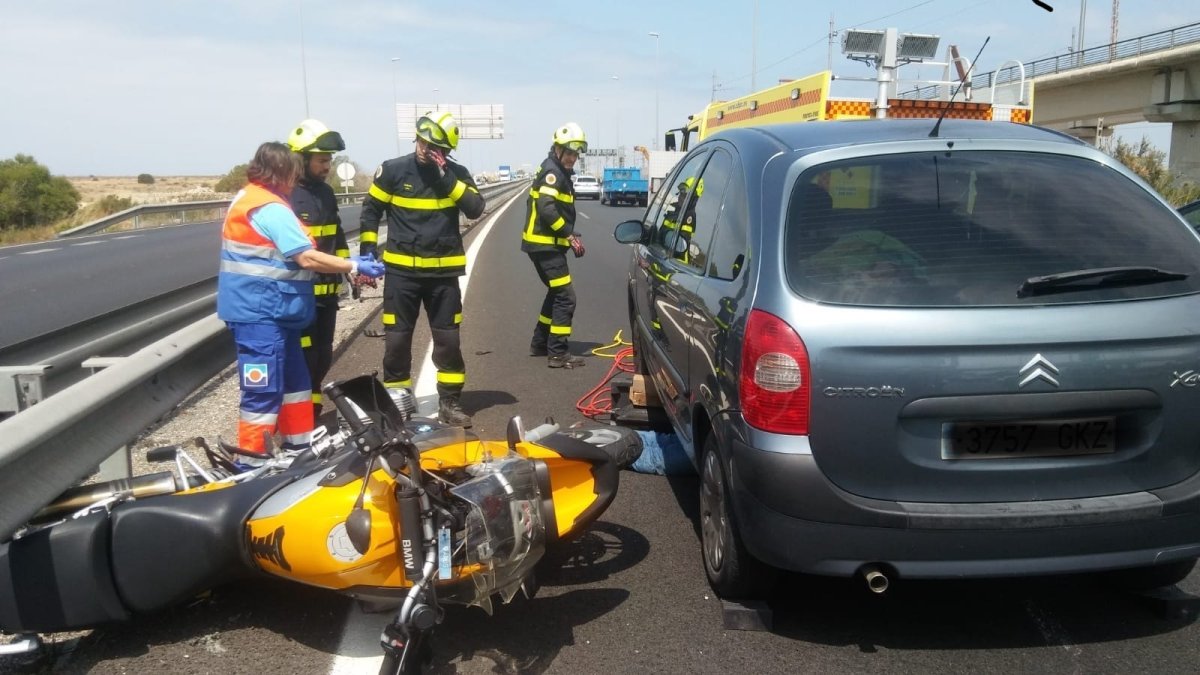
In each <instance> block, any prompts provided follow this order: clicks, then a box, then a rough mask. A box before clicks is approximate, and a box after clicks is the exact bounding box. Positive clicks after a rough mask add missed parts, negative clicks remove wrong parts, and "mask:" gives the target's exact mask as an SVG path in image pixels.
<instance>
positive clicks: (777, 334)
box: [738, 309, 812, 435]
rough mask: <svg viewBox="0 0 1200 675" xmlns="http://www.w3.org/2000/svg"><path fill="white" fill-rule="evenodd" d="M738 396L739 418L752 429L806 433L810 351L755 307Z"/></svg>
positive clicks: (780, 322) (779, 321)
mask: <svg viewBox="0 0 1200 675" xmlns="http://www.w3.org/2000/svg"><path fill="white" fill-rule="evenodd" d="M738 394H739V395H740V397H741V399H742V416H743V417H745V418H746V422H748V423H749V424H750V425H751V426H753V427H755V428H758V429H762V430H763V431H770V432H773V433H779V434H801V435H803V434H807V433H808V417H809V408H810V401H811V396H812V378H811V377H810V376H809V368H808V350H807V349H805V348H804V342H802V341H801V340H800V336H799V335H797V334H796V331H795V330H793V329H792V327H791V326H789V325H788V324H787V322H785V321H784V320H783V319H780V318H779V317H777V316H775V315H773V314H768V313H766V312H764V311H762V310H758V309H755V310H752V311H751V312H750V317H749V318H748V319H747V320H746V337H745V339H744V340H743V341H742V366H741V378H740V379H739V381H738Z"/></svg>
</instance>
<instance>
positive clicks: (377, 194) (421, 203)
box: [368, 184, 454, 211]
mask: <svg viewBox="0 0 1200 675" xmlns="http://www.w3.org/2000/svg"><path fill="white" fill-rule="evenodd" d="M368 192H369V193H370V195H371V196H372V197H374V198H375V199H378V200H379V201H381V202H387V203H389V204H394V205H396V206H399V207H400V208H402V209H414V210H417V211H439V210H441V209H448V208H450V207H452V206H454V200H453V199H451V198H449V197H442V198H436V197H400V196H398V195H392V194H388V193H386V192H384V191H383V190H381V189H379V187H377V186H376V185H374V184H372V185H371V189H370V190H369V191H368Z"/></svg>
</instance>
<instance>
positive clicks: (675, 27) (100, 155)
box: [0, 0, 1200, 175]
mask: <svg viewBox="0 0 1200 675" xmlns="http://www.w3.org/2000/svg"><path fill="white" fill-rule="evenodd" d="M1047 2H1048V3H1049V4H1050V5H1052V6H1053V7H1054V8H1055V11H1054V12H1052V13H1047V12H1045V11H1044V10H1042V9H1039V8H1038V7H1036V6H1035V5H1034V4H1033V3H1032V2H1027V1H1025V0H984V1H982V2H979V1H975V0H924V1H922V0H889V1H885V0H858V1H857V2H854V3H847V2H844V1H827V0H758V2H757V3H756V2H754V0H729V1H727V2H721V3H713V2H690V3H684V2H656V1H654V0H643V1H641V2H630V1H628V0H607V1H605V2H601V1H600V0H592V1H590V2H573V3H553V4H546V3H522V2H476V1H473V0H461V1H460V2H457V3H452V4H451V3H433V2H420V3H416V2H400V1H398V0H391V1H384V0H340V1H337V2H329V1H326V2H317V1H316V0H241V1H233V0H202V1H200V0H173V1H168V2H162V1H161V0H158V1H155V2H151V1H148V0H122V1H121V2H106V3H98V2H94V0H56V1H55V2H30V1H28V0H23V1H20V2H18V1H17V0H0V84H2V86H3V91H4V96H3V104H0V129H3V132H2V133H0V159H3V158H8V157H11V156H13V155H14V154H16V153H25V154H31V155H33V156H34V157H36V158H37V160H38V161H39V162H41V163H42V164H45V165H47V166H48V167H49V168H50V170H51V171H52V172H53V173H55V174H61V175H88V174H95V175H132V174H138V173H143V172H146V173H151V174H155V175H217V174H222V173H225V172H226V171H228V170H229V168H231V167H232V166H233V165H235V164H239V163H243V162H246V161H247V160H248V159H249V158H250V156H251V155H252V153H253V151H254V148H255V147H257V145H258V144H259V143H260V142H262V141H265V140H284V138H285V137H286V134H287V131H288V130H289V129H290V128H291V126H292V125H294V124H296V123H297V122H299V121H300V120H301V119H303V118H304V117H305V116H306V113H305V107H306V99H305V88H306V85H307V107H308V111H309V115H310V116H312V117H316V118H318V119H321V120H322V121H324V122H326V123H327V124H328V125H329V126H330V127H332V128H335V129H337V130H339V131H341V132H342V135H343V136H344V137H345V139H346V141H347V143H348V145H349V147H348V150H347V154H348V155H349V156H350V157H351V159H353V160H354V161H355V162H356V163H358V164H359V165H360V166H362V167H363V168H365V169H368V170H371V169H373V168H374V167H375V166H376V165H377V164H378V163H379V162H381V161H382V160H384V159H387V158H388V157H391V156H394V155H395V154H396V136H395V128H394V127H395V123H394V117H393V115H392V104H393V101H394V100H399V101H400V102H409V103H418V102H419V103H426V102H443V103H502V104H504V106H505V113H506V117H507V119H506V138H505V139H504V140H500V141H483V140H476V141H465V142H464V143H463V145H462V147H461V148H460V151H459V152H458V153H457V155H456V156H457V157H458V159H459V160H460V161H462V162H464V163H465V164H466V165H467V166H468V167H469V168H471V169H472V170H473V171H475V172H480V171H489V170H490V171H494V170H495V168H496V166H497V165H498V164H512V165H515V166H519V165H521V164H536V163H537V162H539V161H540V160H541V158H542V157H543V156H544V154H545V151H546V148H547V146H548V144H549V138H550V135H551V133H552V130H553V129H554V127H555V126H557V125H559V124H561V123H562V122H565V121H569V120H573V121H576V122H578V123H579V124H581V125H582V126H583V127H584V129H585V130H586V131H587V133H588V135H589V138H590V140H591V142H592V145H593V146H594V147H612V146H614V145H616V143H617V137H618V133H619V137H620V142H621V144H622V145H624V146H626V147H627V148H630V147H632V146H633V145H636V144H645V145H650V144H651V143H652V141H653V138H654V136H655V134H654V130H655V126H656V125H655V93H656V91H657V92H658V99H659V105H658V108H659V122H658V125H657V126H658V128H659V130H660V131H661V130H665V129H667V128H669V127H672V126H678V125H679V124H680V123H682V121H683V120H684V119H685V118H686V116H687V115H688V114H690V113H693V112H696V111H697V110H699V109H700V108H701V107H702V106H703V105H705V104H706V103H707V102H708V101H709V100H710V98H711V97H712V96H713V94H714V84H715V85H716V86H717V87H719V89H720V90H719V91H717V92H716V94H717V96H718V97H719V98H732V97H736V96H740V95H743V94H745V93H748V92H749V91H750V90H751V81H752V79H751V75H750V73H751V64H752V62H756V63H757V66H758V72H757V74H756V75H755V77H754V78H753V79H754V82H755V83H756V84H757V86H758V87H759V88H762V87H765V86H768V85H770V84H773V83H774V82H775V81H776V80H778V79H779V78H782V77H800V76H803V75H807V74H810V73H813V72H816V71H819V70H822V69H824V68H825V67H826V64H827V54H828V52H827V46H826V42H827V41H826V38H825V36H826V34H827V32H828V28H829V21H830V15H831V14H832V15H833V19H834V22H835V27H836V29H844V28H848V27H859V28H886V27H896V28H899V29H900V30H901V31H902V32H915V33H935V34H938V35H941V36H942V43H941V44H942V47H941V49H940V51H942V52H944V50H945V47H946V45H948V44H951V43H954V44H957V45H959V46H960V51H961V52H963V53H965V54H967V55H974V54H975V52H976V51H977V49H978V45H980V44H981V43H982V42H983V39H984V38H985V37H986V36H989V35H990V36H991V38H992V39H991V43H990V44H989V45H988V47H987V49H986V50H985V51H984V53H983V55H982V57H981V58H980V59H979V64H978V67H979V68H981V69H982V70H990V69H991V68H992V67H994V66H995V65H997V64H999V63H1001V62H1003V61H1006V60H1009V59H1021V60H1024V61H1029V60H1033V59H1036V58H1039V57H1044V56H1051V55H1054V54H1061V53H1064V52H1066V51H1067V48H1068V45H1070V44H1071V40H1072V35H1073V34H1074V31H1075V30H1076V29H1077V28H1078V26H1079V19H1080V0H1071V1H1070V2H1057V1H1055V0H1047ZM756 5H757V8H758V9H757V16H758V20H757V22H755V21H754V20H753V16H754V14H755V11H754V7H755V6H756ZM1111 5H1112V3H1111V2H1104V1H1099V0H1091V2H1090V3H1088V5H1087V15H1086V19H1087V20H1086V25H1085V27H1084V35H1085V42H1086V45H1087V46H1092V45H1099V44H1106V43H1107V42H1108V37H1109V32H1110V31H1109V29H1110V10H1111ZM1120 10H1121V13H1120V21H1119V26H1120V34H1119V35H1120V38H1122V39H1125V38H1130V37H1136V36H1138V35H1143V34H1146V33H1151V32H1155V31H1158V30H1162V29H1165V28H1170V27H1173V26H1178V25H1182V24H1186V23H1192V22H1195V21H1197V20H1200V9H1198V7H1197V4H1196V2H1195V0H1187V1H1183V0H1123V2H1121V3H1120ZM756 23H757V41H755V40H754V38H753V35H754V32H755V30H754V27H755V24H756ZM302 29H303V60H302V58H301V56H302V49H301V31H302ZM649 31H657V32H658V33H659V34H660V36H661V37H660V38H658V40H657V41H656V40H655V38H653V37H651V36H649V35H648V34H647V33H648V32H649ZM656 42H657V47H658V49H659V51H658V57H657V63H658V68H657V77H656V68H655V63H656V56H655V48H656ZM755 44H757V47H756V48H752V46H753V45H755ZM393 58H398V59H399V60H398V61H396V62H393V61H392V59H393ZM302 62H303V64H304V65H303V67H302ZM833 69H834V72H835V74H840V75H855V76H868V75H871V73H872V71H871V70H870V69H869V68H868V67H867V66H865V65H862V64H859V63H856V62H852V61H848V60H846V59H845V58H844V57H842V56H841V55H840V53H839V50H838V48H837V46H836V45H835V48H834V54H833ZM901 72H902V77H903V76H904V73H905V72H906V71H905V70H902V71H901ZM614 75H616V76H617V77H616V79H614V78H613V76H614ZM927 75H929V76H932V75H933V73H927ZM393 78H394V79H393ZM393 82H394V83H395V92H393ZM843 85H845V86H843ZM853 87H854V85H852V84H850V83H837V84H835V88H834V94H835V95H838V94H843V95H858V96H869V95H870V93H869V92H866V93H864V92H862V91H861V89H860V90H857V91H856V90H854V88H853ZM597 99H598V100H597ZM1121 131H1122V133H1123V135H1126V136H1131V137H1135V138H1137V137H1140V136H1141V135H1142V134H1147V135H1148V136H1149V137H1150V138H1151V140H1152V141H1154V142H1155V143H1156V144H1158V145H1160V147H1163V148H1164V149H1166V145H1167V144H1168V138H1169V136H1168V135H1167V132H1165V130H1164V129H1163V128H1162V127H1160V126H1159V125H1135V126H1134V127H1133V128H1132V129H1123V130H1121ZM406 134H407V132H406ZM402 148H403V150H404V152H408V151H409V150H410V148H411V146H410V145H409V143H408V142H407V141H406V142H405V143H404V144H403V145H402Z"/></svg>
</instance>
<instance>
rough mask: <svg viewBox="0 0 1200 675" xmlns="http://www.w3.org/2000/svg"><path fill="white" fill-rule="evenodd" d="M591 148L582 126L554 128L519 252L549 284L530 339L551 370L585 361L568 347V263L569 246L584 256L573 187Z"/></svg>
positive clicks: (571, 311) (571, 292) (571, 301)
mask: <svg viewBox="0 0 1200 675" xmlns="http://www.w3.org/2000/svg"><path fill="white" fill-rule="evenodd" d="M584 152H587V137H585V136H584V134H583V129H581V128H580V127H579V125H578V124H575V123H574V122H568V123H567V124H564V125H562V126H561V127H559V128H558V129H556V130H555V131H554V143H553V144H552V145H551V146H550V154H549V156H547V157H546V159H545V161H543V162H542V166H541V167H539V168H538V172H537V175H536V176H535V177H534V179H533V186H532V188H531V189H530V190H529V200H528V202H527V207H526V210H525V231H524V232H523V233H522V234H521V250H522V251H524V252H526V253H528V254H529V259H530V260H532V261H533V267H534V269H536V270H537V273H538V277H539V278H540V279H541V280H542V283H543V284H545V286H546V297H545V299H543V300H542V310H541V313H539V314H538V321H537V324H536V325H535V326H534V328H533V340H531V341H530V343H529V354H530V355H531V356H545V357H546V364H547V365H549V366H550V367H551V368H578V367H580V366H582V365H584V363H585V361H584V360H583V359H582V358H581V357H579V356H575V355H573V354H571V353H570V352H569V351H568V350H567V346H568V342H567V341H568V338H569V337H570V336H571V319H572V317H574V315H575V289H574V288H573V287H572V285H571V270H570V268H569V267H568V266H567V250H568V249H571V250H573V252H574V254H575V257H580V256H582V255H583V244H582V242H581V241H580V240H579V236H578V235H576V234H575V189H574V187H573V186H572V183H571V175H572V174H574V173H575V162H576V161H577V160H578V159H579V155H580V154H581V153H584Z"/></svg>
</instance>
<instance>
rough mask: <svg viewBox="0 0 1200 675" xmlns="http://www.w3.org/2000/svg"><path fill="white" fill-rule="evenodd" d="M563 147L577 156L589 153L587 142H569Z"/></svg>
mask: <svg viewBox="0 0 1200 675" xmlns="http://www.w3.org/2000/svg"><path fill="white" fill-rule="evenodd" d="M563 146H564V147H566V148H567V149H568V150H570V151H571V152H574V153H576V154H580V155H582V154H583V153H585V152H587V141H567V142H566V143H563Z"/></svg>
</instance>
